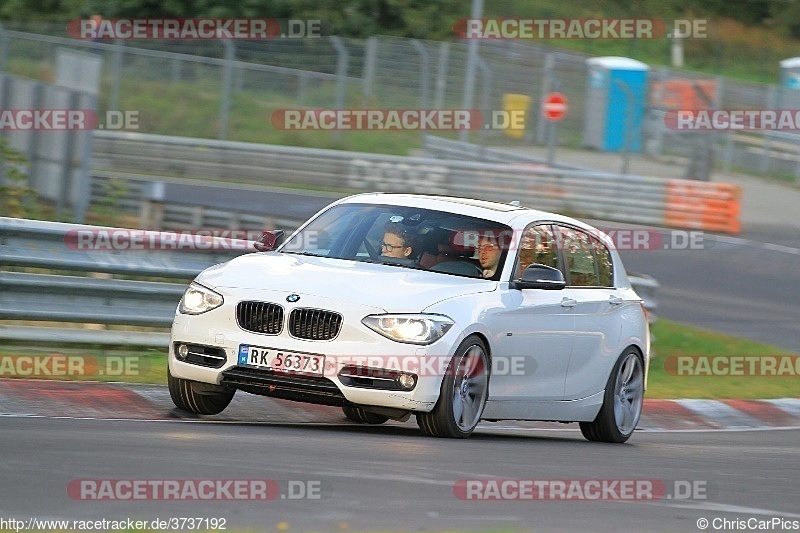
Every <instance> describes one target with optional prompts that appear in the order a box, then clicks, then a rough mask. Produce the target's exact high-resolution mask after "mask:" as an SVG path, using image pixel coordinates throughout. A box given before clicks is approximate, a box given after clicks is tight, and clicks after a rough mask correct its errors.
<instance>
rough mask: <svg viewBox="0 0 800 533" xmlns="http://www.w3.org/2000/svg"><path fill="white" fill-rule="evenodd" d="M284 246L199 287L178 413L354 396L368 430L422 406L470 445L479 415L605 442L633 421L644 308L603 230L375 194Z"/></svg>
mask: <svg viewBox="0 0 800 533" xmlns="http://www.w3.org/2000/svg"><path fill="white" fill-rule="evenodd" d="M275 238H276V234H274V233H270V232H268V233H266V234H265V236H264V238H263V239H262V243H261V244H259V248H260V249H262V250H266V251H262V252H260V253H252V254H246V255H243V256H240V257H237V258H235V259H233V260H231V261H228V262H227V263H223V264H220V265H216V266H213V267H211V268H208V269H207V270H205V271H204V272H202V273H201V274H200V275H199V276H197V278H196V279H195V280H194V282H192V284H191V285H190V286H189V288H188V289H187V290H186V292H185V294H184V296H183V298H182V300H181V303H180V305H179V307H178V309H177V311H176V314H175V320H174V323H173V326H172V337H171V342H170V349H169V371H168V382H169V390H170V394H171V397H172V399H173V401H174V403H175V405H176V406H177V407H178V408H180V409H183V410H186V411H190V412H193V413H198V414H205V415H210V414H217V413H219V412H221V411H222V410H223V409H225V407H227V406H228V404H229V403H230V401H231V399H232V398H233V395H234V393H235V392H236V391H237V390H241V391H245V392H249V393H253V394H260V395H265V396H272V397H276V398H284V399H290V400H296V401H302V402H310V403H317V404H324V405H333V406H340V407H341V408H342V409H343V411H344V414H345V415H346V416H347V417H348V418H350V419H351V420H355V421H357V422H361V423H367V424H377V423H382V422H384V421H386V420H388V419H395V420H407V419H408V418H409V417H410V416H411V415H412V414H413V415H415V417H416V420H417V423H418V425H419V427H420V429H421V430H422V431H423V432H424V433H425V434H427V435H431V436H436V437H453V438H464V437H467V436H469V435H470V434H471V433H472V432H473V430H474V429H475V427H476V426H477V425H478V423H479V422H480V421H481V420H484V421H497V420H547V421H559V422H580V427H581V431H582V432H583V434H584V436H585V437H586V438H588V439H589V440H594V441H605V442H625V441H626V440H627V439H628V438H629V437H630V436H631V434H632V433H633V431H634V429H635V428H636V425H637V422H638V420H639V416H640V414H641V410H642V401H643V396H644V390H645V386H646V383H647V371H648V366H649V349H650V347H649V332H648V324H647V317H646V313H645V310H644V307H643V305H642V300H641V298H639V297H638V296H637V295H636V293H635V292H634V290H633V289H632V288H631V285H630V282H629V281H628V278H627V276H626V274H625V269H624V267H623V265H622V262H621V261H620V258H619V255H618V254H617V252H616V250H615V249H614V246H613V243H612V242H611V241H610V239H608V237H607V236H605V235H604V234H603V233H601V232H600V231H598V230H596V229H594V228H593V227H591V226H588V225H586V224H584V223H582V222H579V221H577V220H574V219H572V218H569V217H565V216H561V215H557V214H553V213H547V212H543V211H537V210H533V209H528V208H524V207H519V206H516V205H506V204H500V203H494V202H486V201H480V200H469V199H462V198H451V197H435V196H421V195H407V194H377V193H376V194H362V195H357V196H351V197H348V198H345V199H342V200H339V201H337V202H334V203H333V204H331V205H329V206H328V207H326V208H324V209H323V210H322V211H320V212H319V213H317V214H316V215H314V216H313V217H312V218H311V219H310V220H309V221H308V222H306V223H305V224H303V225H302V226H301V227H300V228H299V229H298V230H297V231H296V232H295V233H294V234H293V235H291V236H290V237H289V238H288V239H287V240H286V241H285V242H284V243H283V244H281V245H279V246H277V247H275V245H274V240H275ZM269 241H273V242H269ZM272 248H275V249H274V250H272Z"/></svg>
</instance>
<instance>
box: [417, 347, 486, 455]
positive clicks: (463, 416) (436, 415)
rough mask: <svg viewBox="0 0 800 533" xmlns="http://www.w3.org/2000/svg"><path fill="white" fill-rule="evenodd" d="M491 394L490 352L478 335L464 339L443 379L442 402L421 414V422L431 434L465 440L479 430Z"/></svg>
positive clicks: (418, 419)
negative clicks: (477, 428)
mask: <svg viewBox="0 0 800 533" xmlns="http://www.w3.org/2000/svg"><path fill="white" fill-rule="evenodd" d="M488 396H489V355H488V350H487V348H486V344H484V342H483V341H482V340H481V339H479V338H478V337H475V336H471V337H467V338H466V339H464V342H462V343H461V344H460V345H459V347H458V349H457V350H456V353H455V355H454V356H453V359H452V360H451V361H450V365H449V366H448V368H447V374H446V375H445V376H444V378H443V379H442V387H441V390H440V392H439V401H437V402H436V407H434V408H433V411H431V412H430V413H417V425H418V426H419V428H420V429H421V430H422V432H423V433H424V434H425V435H428V436H430V437H447V438H452V439H465V438H467V437H469V436H470V435H471V434H472V432H473V431H474V430H475V426H477V425H478V422H479V421H480V419H481V414H483V408H484V406H485V405H486V398H487V397H488Z"/></svg>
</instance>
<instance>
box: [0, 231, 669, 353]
mask: <svg viewBox="0 0 800 533" xmlns="http://www.w3.org/2000/svg"><path fill="white" fill-rule="evenodd" d="M77 232H84V235H92V234H94V235H96V234H97V233H98V232H104V235H106V236H108V238H109V239H110V241H109V242H115V243H116V246H117V247H124V246H125V243H140V245H139V247H142V248H146V249H142V250H119V251H110V250H96V249H76V248H80V247H79V246H72V244H71V243H73V238H75V237H76V234H77ZM115 235H116V236H117V237H116V241H114V239H115V237H114V236H115ZM175 235H176V234H174V233H169V232H144V231H142V230H131V229H123V228H100V227H97V226H85V225H77V224H64V223H60V222H41V221H36V220H23V219H15V218H3V217H0V268H3V267H7V266H14V267H46V268H54V269H59V270H69V271H78V272H84V273H105V274H109V273H114V274H128V275H136V276H143V275H150V276H158V277H166V278H173V279H181V280H183V281H184V282H183V283H165V282H154V281H134V280H125V279H108V278H104V277H101V278H97V277H91V276H89V277H87V276H77V275H69V276H68V275H62V274H58V275H55V274H38V273H37V274H31V273H25V272H5V271H0V320H14V321H34V322H35V321H46V322H62V323H85V324H104V325H125V326H146V327H160V328H167V327H169V326H170V324H171V323H172V319H173V317H174V314H175V308H176V306H177V304H178V302H179V301H180V298H181V295H182V294H183V291H184V289H185V287H186V282H188V281H189V280H190V279H192V278H193V277H194V276H195V275H196V274H197V273H199V272H200V271H201V270H203V269H205V268H206V267H208V266H211V265H213V264H215V263H219V262H221V261H225V260H227V259H230V258H232V257H234V256H236V255H240V254H242V253H248V252H249V251H250V250H252V242H251V241H232V240H229V239H219V238H210V239H208V241H207V242H209V243H212V244H214V245H215V246H218V247H219V248H221V249H222V250H221V251H220V250H215V251H213V252H210V251H207V250H206V251H203V250H170V249H169V248H170V247H171V246H172V243H175V242H176V238H175ZM98 241H99V239H96V240H95V241H94V242H98ZM75 242H77V241H75ZM178 242H180V241H179V240H178ZM144 243H146V245H144V246H142V245H143V244H144ZM226 246H227V247H228V249H225V247H226ZM234 247H235V248H234ZM147 248H167V250H153V249H147ZM630 279H631V283H632V284H633V286H634V288H635V289H636V290H637V291H641V294H640V296H642V298H643V299H644V301H645V307H647V308H648V310H649V311H651V313H652V311H654V310H655V308H656V301H655V291H656V289H657V288H658V283H657V282H656V281H655V280H654V279H653V278H650V277H649V276H643V275H639V274H632V275H631V276H630ZM0 339H3V340H6V341H17V342H27V343H36V342H38V343H45V342H46V343H83V344H106V345H108V344H113V345H136V346H156V347H165V346H166V345H167V343H168V340H169V334H167V333H164V332H151V331H146V332H145V331H123V330H106V329H102V330H97V329H76V328H63V327H40V326H20V325H2V326H0Z"/></svg>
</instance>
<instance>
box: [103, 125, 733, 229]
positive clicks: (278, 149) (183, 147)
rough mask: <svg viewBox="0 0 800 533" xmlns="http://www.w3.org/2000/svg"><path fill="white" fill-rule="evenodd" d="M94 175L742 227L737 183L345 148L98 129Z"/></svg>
mask: <svg viewBox="0 0 800 533" xmlns="http://www.w3.org/2000/svg"><path fill="white" fill-rule="evenodd" d="M93 166H94V168H95V172H96V173H97V172H104V171H105V172H108V171H114V172H139V173H150V174H154V175H157V176H160V179H163V180H169V179H171V178H170V177H182V178H185V177H191V178H194V179H200V180H209V181H217V182H239V183H248V184H256V185H261V186H265V185H270V186H280V187H293V188H297V187H303V188H312V189H316V190H326V191H341V192H343V193H351V192H369V191H385V192H412V193H425V194H449V195H455V196H467V197H477V198H482V199H485V200H497V201H502V202H508V201H511V200H519V201H520V202H521V203H522V204H524V205H529V206H532V207H536V208H540V209H545V210H550V211H561V212H566V213H570V214H574V215H579V216H586V217H592V218H600V219H605V220H614V221H622V222H633V223H640V224H651V225H657V226H667V227H681V228H689V229H704V230H709V231H722V232H728V233H737V232H738V231H739V230H740V224H739V201H740V198H739V197H740V191H739V188H738V186H735V185H728V184H720V183H709V182H694V181H691V180H676V179H665V178H656V177H648V176H631V175H618V174H608V173H600V172H591V171H586V170H573V169H554V168H543V167H542V166H541V165H534V164H528V163H519V162H516V163H515V162H509V163H507V164H502V163H498V162H495V163H479V162H471V161H454V160H444V159H430V158H419V157H402V156H390V155H382V154H365V153H360V152H345V151H339V150H321V149H312V148H297V147H287V146H273V145H259V144H252V143H240V142H227V141H215V140H209V139H194V138H185V137H167V136H160V135H143V134H135V133H118V132H108V131H105V132H100V131H98V132H97V136H96V138H95V153H94V161H93Z"/></svg>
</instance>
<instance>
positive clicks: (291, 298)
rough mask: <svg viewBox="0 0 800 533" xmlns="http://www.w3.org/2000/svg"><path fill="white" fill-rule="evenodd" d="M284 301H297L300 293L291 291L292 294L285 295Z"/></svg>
mask: <svg viewBox="0 0 800 533" xmlns="http://www.w3.org/2000/svg"><path fill="white" fill-rule="evenodd" d="M286 301H287V302H289V303H292V304H293V303H295V302H299V301H300V295H299V294H295V293H292V294H290V295H289V296H287V297H286Z"/></svg>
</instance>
